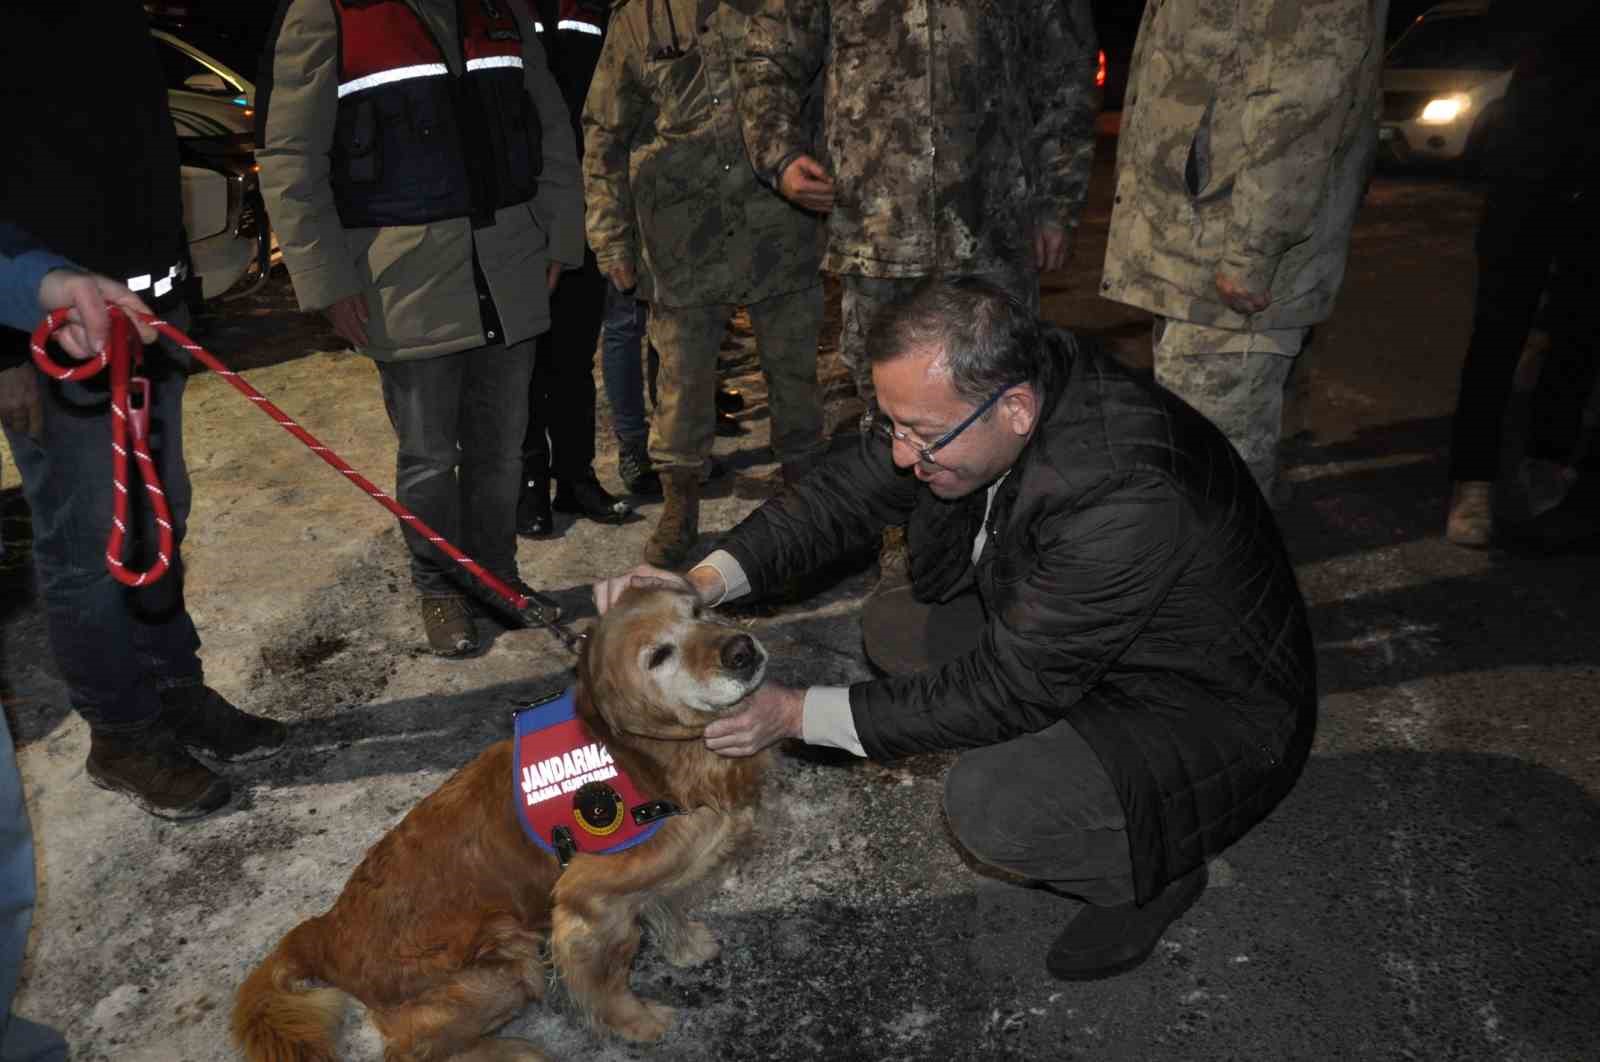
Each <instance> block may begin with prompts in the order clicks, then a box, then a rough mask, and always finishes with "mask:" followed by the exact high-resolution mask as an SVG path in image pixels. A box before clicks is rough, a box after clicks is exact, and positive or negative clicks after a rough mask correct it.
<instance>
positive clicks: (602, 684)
mask: <svg viewBox="0 0 1600 1062" xmlns="http://www.w3.org/2000/svg"><path fill="white" fill-rule="evenodd" d="M766 672H767V653H766V650H765V649H763V648H762V647H761V643H759V642H757V641H756V640H755V639H754V638H752V637H750V635H749V634H747V633H745V632H744V631H742V630H740V629H739V628H737V627H734V626H732V625H730V624H728V623H724V622H722V621H720V620H717V619H716V618H714V617H713V615H712V614H711V613H710V612H709V610H707V609H706V608H704V607H703V606H702V605H700V603H699V602H698V601H697V600H696V599H695V596H694V595H693V594H691V593H689V592H688V591H685V590H679V589H677V588H674V587H670V586H666V585H659V586H632V587H629V588H628V589H627V590H626V591H624V592H623V593H622V594H621V595H620V596H619V597H618V598H617V600H616V602H615V603H614V604H612V606H611V607H610V608H609V609H607V610H606V614H605V615H604V616H603V617H601V619H600V621H599V622H598V623H597V624H595V626H594V628H593V629H592V630H591V631H590V632H589V640H588V645H587V646H586V647H585V650H584V655H583V658H582V660H581V661H580V662H579V665H578V674H579V677H580V679H581V680H582V681H581V685H582V686H583V687H584V688H585V689H586V690H587V693H588V698H587V700H588V702H589V709H590V711H592V712H593V713H594V714H595V715H597V716H598V717H599V718H600V719H601V720H602V721H603V722H604V723H605V724H606V726H607V727H608V728H610V729H611V730H613V731H615V732H617V733H619V734H631V735H635V736H640V737H656V738H669V739H671V738H693V737H699V736H700V733H701V731H703V730H704V729H705V726H706V724H707V723H709V722H711V721H712V720H713V719H715V718H717V717H718V716H721V715H727V714H730V713H731V712H732V711H733V710H734V709H735V706H736V705H738V704H739V702H740V701H742V700H744V698H745V697H746V696H748V695H749V694H750V692H751V691H752V690H754V689H755V688H756V687H757V686H759V685H761V680H762V679H763V678H765V677H766Z"/></svg>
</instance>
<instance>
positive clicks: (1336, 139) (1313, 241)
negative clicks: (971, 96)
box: [1101, 0, 1389, 331]
mask: <svg viewBox="0 0 1600 1062" xmlns="http://www.w3.org/2000/svg"><path fill="white" fill-rule="evenodd" d="M1388 7H1389V3H1388V0H1150V3H1149V6H1147V7H1146V8H1145V13H1144V22H1143V24H1142V25H1141V26H1140V28H1139V39H1138V43H1137V44H1136V45H1135V46H1134V54H1133V67H1132V72H1131V73H1130V75H1129V79H1128V92H1127V102H1126V105H1125V107H1124V109H1123V112H1122V133H1121V142H1120V143H1119V145H1118V147H1117V186H1116V198H1115V204H1114V206H1113V209H1112V215H1111V234H1110V241H1109V245H1108V248H1107V251H1106V264H1105V276H1104V278H1103V280H1102V283H1101V294H1102V295H1105V296H1106V297H1107V298H1111V299H1116V300H1117V301H1119V302H1125V303H1129V304H1131V305H1134V306H1140V307H1143V308H1145V309H1147V310H1151V311H1153V312H1154V313H1157V314H1160V315H1162V316H1165V317H1173V318H1177V319H1179V320H1184V321H1192V322H1195V323H1198V324H1205V325H1211V326H1214V327H1219V328H1227V329H1235V330H1239V331H1246V330H1268V329H1278V328H1292V327H1298V326H1304V325H1312V324H1316V323H1317V322H1318V321H1322V320H1325V319H1326V318H1327V317H1328V315H1329V314H1330V313H1331V312H1332V310H1333V301H1334V298H1335V296H1336V295H1338V292H1339V285H1340V283H1341V282H1342V281H1343V279H1344V268H1345V258H1346V255H1347V253H1348V251H1349V245H1350V229H1351V227H1352V225H1353V224H1354V222H1355V215H1356V209H1357V208H1358V207H1359V206H1360V203H1361V198H1362V195H1363V194H1364V192H1365V190H1366V183H1367V178H1368V177H1369V176H1370V174H1371V171H1372V160H1373V158H1374V156H1375V152H1376V150H1377V123H1376V106H1377V92H1378V71H1379V68H1380V65H1381V63H1382V61H1383V29H1384V22H1385V19H1386V18H1387V15H1388ZM1218 269H1221V270H1222V271H1224V272H1225V273H1227V274H1229V275H1230V276H1233V277H1235V278H1238V279H1239V280H1240V281H1242V282H1243V284H1244V286H1245V287H1246V288H1247V289H1250V290H1254V291H1262V290H1265V291H1270V292H1271V295H1272V303H1271V305H1270V306H1268V307H1267V309H1266V310H1265V311H1263V312H1262V313H1259V314H1255V315H1254V316H1252V317H1245V316H1242V315H1240V314H1238V313H1236V312H1234V311H1233V310H1230V309H1228V308H1227V307H1226V306H1225V305H1223V304H1222V302H1221V301H1220V299H1219V298H1218V297H1217V293H1216V287H1215V282H1214V276H1215V274H1216V272H1217V270H1218Z"/></svg>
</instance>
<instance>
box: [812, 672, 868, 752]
mask: <svg viewBox="0 0 1600 1062" xmlns="http://www.w3.org/2000/svg"><path fill="white" fill-rule="evenodd" d="M800 738H801V740H802V741H804V742H805V743H806V744H807V745H827V746H829V747H830V748H836V749H844V750H845V751H846V752H851V753H854V754H855V755H857V756H866V754H867V753H866V750H865V749H863V748H862V747H861V739H860V738H859V737H857V736H856V720H855V716H854V715H852V714H851V712H850V687H848V686H812V687H810V688H808V689H807V690H806V699H805V703H804V704H803V705H802V706H801V709H800Z"/></svg>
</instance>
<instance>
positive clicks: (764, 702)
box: [705, 682, 806, 756]
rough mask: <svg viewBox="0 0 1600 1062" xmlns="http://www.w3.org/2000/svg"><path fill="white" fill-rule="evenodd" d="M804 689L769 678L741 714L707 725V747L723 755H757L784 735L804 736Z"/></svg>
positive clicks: (780, 739) (753, 695) (787, 736)
mask: <svg viewBox="0 0 1600 1062" xmlns="http://www.w3.org/2000/svg"><path fill="white" fill-rule="evenodd" d="M805 703H806V692H805V690H797V689H794V688H792V687H790V686H779V685H776V684H775V683H771V682H768V683H766V684H765V685H763V686H762V687H760V688H759V689H757V690H756V691H755V692H754V693H752V694H750V698H749V700H747V701H745V709H744V711H742V712H740V713H739V714H738V715H730V716H728V717H727V718H726V719H718V720H716V721H715V722H713V723H711V724H710V725H709V726H707V727H706V735H705V741H706V748H708V749H710V750H711V751H712V752H715V753H718V754H720V755H723V756H754V755H755V754H756V753H758V752H760V751H761V750H762V749H764V748H767V747H768V746H770V745H776V744H777V743H778V742H780V741H782V740H783V739H784V738H797V737H800V736H802V733H801V717H802V716H803V715H804V708H805Z"/></svg>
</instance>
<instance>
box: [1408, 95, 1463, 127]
mask: <svg viewBox="0 0 1600 1062" xmlns="http://www.w3.org/2000/svg"><path fill="white" fill-rule="evenodd" d="M1471 106H1472V100H1471V99H1469V98H1467V97H1466V96H1441V97H1439V98H1438V99H1436V100H1429V101H1428V105H1427V106H1426V107H1424V108H1422V113H1421V114H1420V115H1418V116H1417V121H1419V122H1421V123H1422V124H1424V125H1449V124H1450V123H1451V122H1453V121H1455V120H1456V119H1457V118H1459V117H1461V116H1462V115H1463V114H1465V113H1466V112H1467V109H1468V108H1470V107H1471Z"/></svg>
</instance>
